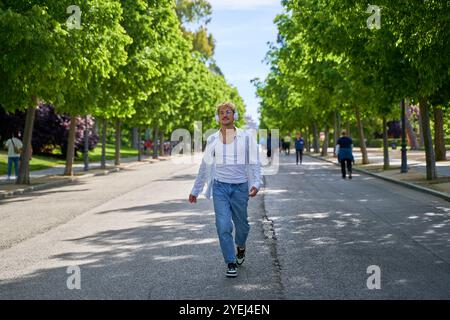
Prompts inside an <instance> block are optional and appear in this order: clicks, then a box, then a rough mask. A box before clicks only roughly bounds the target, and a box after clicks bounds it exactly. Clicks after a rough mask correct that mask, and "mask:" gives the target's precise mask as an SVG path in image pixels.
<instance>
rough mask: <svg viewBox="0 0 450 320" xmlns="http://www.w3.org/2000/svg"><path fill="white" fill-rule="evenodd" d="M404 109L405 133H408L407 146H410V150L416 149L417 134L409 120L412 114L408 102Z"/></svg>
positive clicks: (417, 144)
mask: <svg viewBox="0 0 450 320" xmlns="http://www.w3.org/2000/svg"><path fill="white" fill-rule="evenodd" d="M406 110H407V111H406V134H407V135H408V140H409V146H410V147H411V150H417V149H418V148H419V143H418V142H417V135H416V133H415V132H414V129H413V127H412V125H411V121H409V119H410V117H411V114H412V113H411V109H410V107H409V103H408V105H407V109H406Z"/></svg>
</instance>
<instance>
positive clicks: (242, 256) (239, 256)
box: [236, 247, 245, 266]
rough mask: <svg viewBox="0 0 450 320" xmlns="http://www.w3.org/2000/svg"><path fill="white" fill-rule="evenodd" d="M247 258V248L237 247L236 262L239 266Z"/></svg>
mask: <svg viewBox="0 0 450 320" xmlns="http://www.w3.org/2000/svg"><path fill="white" fill-rule="evenodd" d="M244 260H245V248H244V249H241V248H239V247H237V254H236V263H237V265H238V266H240V265H242V264H243V263H244Z"/></svg>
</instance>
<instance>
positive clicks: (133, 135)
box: [131, 128, 139, 149]
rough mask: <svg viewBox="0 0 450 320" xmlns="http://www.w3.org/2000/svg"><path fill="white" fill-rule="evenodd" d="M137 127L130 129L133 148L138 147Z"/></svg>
mask: <svg viewBox="0 0 450 320" xmlns="http://www.w3.org/2000/svg"><path fill="white" fill-rule="evenodd" d="M138 131H139V129H138V128H133V129H132V130H131V147H132V148H134V149H137V148H138V147H139V138H138V136H139V133H138Z"/></svg>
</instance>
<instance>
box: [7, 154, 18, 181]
mask: <svg viewBox="0 0 450 320" xmlns="http://www.w3.org/2000/svg"><path fill="white" fill-rule="evenodd" d="M19 159H20V158H19V157H8V178H9V177H11V172H12V166H13V164H14V172H15V173H16V178H17V177H18V176H19Z"/></svg>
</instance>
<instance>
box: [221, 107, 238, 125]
mask: <svg viewBox="0 0 450 320" xmlns="http://www.w3.org/2000/svg"><path fill="white" fill-rule="evenodd" d="M233 118H234V121H237V120H238V119H239V115H238V112H237V110H235V111H233ZM216 122H217V123H220V118H219V115H218V114H217V113H216Z"/></svg>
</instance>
